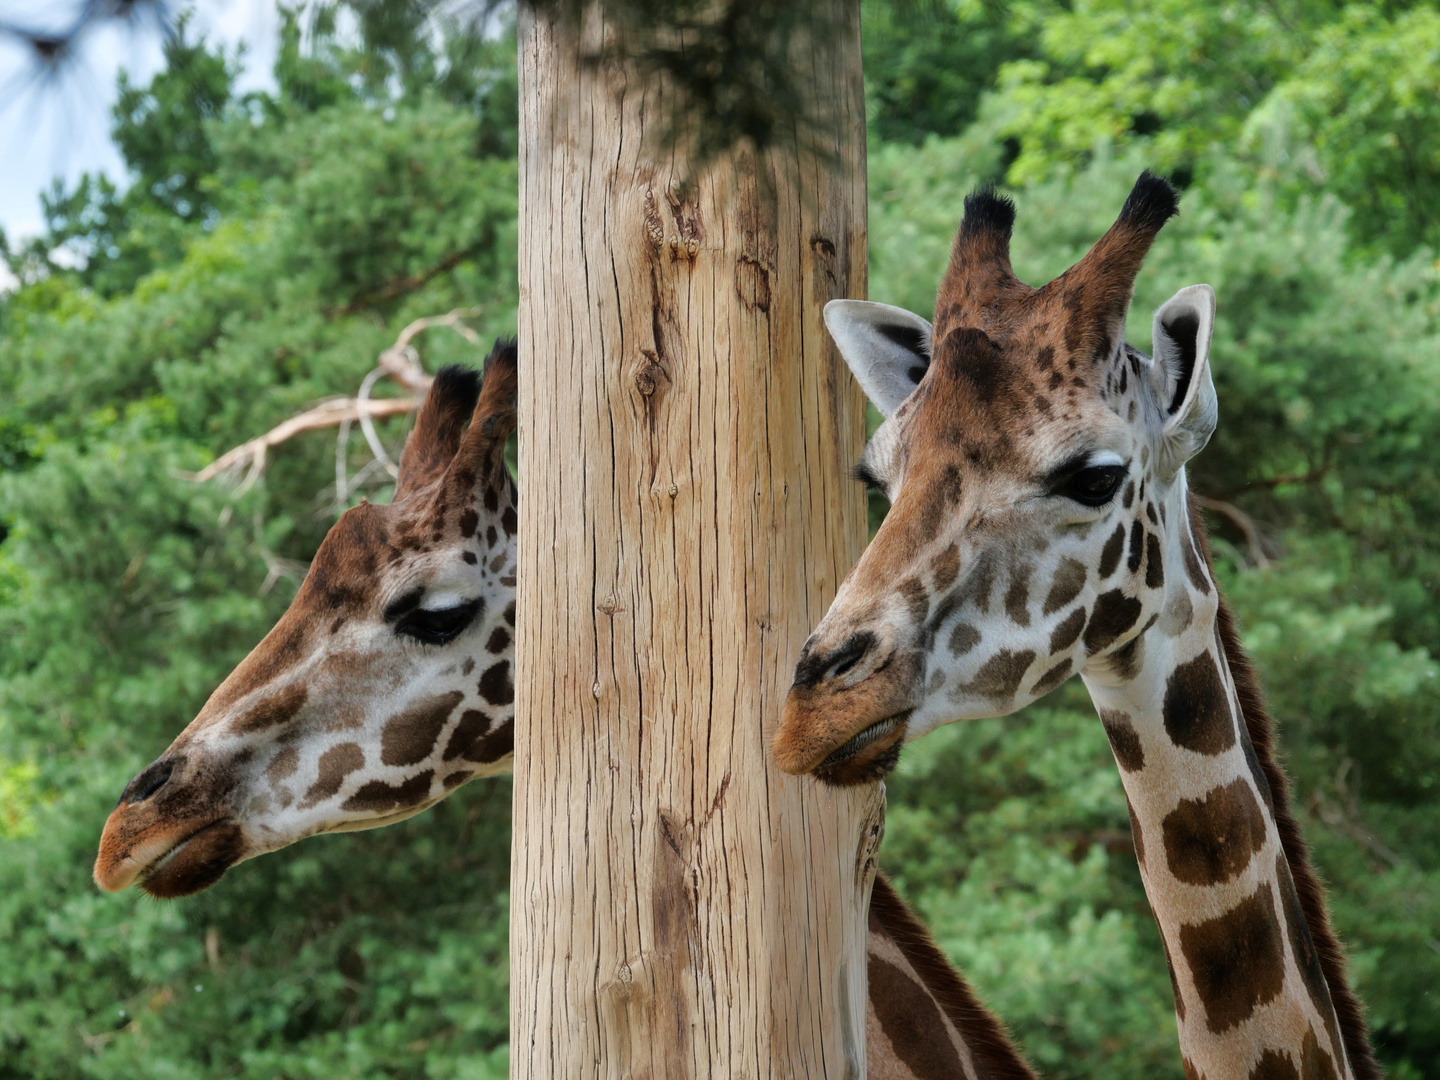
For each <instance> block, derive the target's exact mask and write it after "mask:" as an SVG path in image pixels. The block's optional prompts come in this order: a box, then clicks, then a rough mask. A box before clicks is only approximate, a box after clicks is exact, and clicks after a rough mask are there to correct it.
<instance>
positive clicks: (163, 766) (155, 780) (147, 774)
mask: <svg viewBox="0 0 1440 1080" xmlns="http://www.w3.org/2000/svg"><path fill="white" fill-rule="evenodd" d="M178 763H179V762H178V759H176V758H161V759H160V760H159V761H156V762H153V763H152V764H151V765H150V766H149V767H148V768H146V769H145V770H144V771H143V772H141V773H140V775H139V776H137V777H135V779H134V780H131V781H130V785H129V787H127V788H126V789H125V793H124V794H123V795H121V796H120V801H121V802H122V803H131V804H132V805H133V804H134V803H138V802H144V801H145V800H146V799H148V798H150V796H152V795H154V794H155V793H156V792H157V791H159V790H160V789H161V788H162V787H164V786H165V784H166V782H167V781H168V780H169V779H170V777H171V776H172V775H174V772H175V766H176V765H177V764H178Z"/></svg>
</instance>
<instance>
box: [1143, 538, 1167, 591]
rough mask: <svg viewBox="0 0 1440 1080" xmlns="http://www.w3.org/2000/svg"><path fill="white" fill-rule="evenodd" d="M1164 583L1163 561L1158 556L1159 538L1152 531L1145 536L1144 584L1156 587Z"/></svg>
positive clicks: (1147, 586) (1151, 587)
mask: <svg viewBox="0 0 1440 1080" xmlns="http://www.w3.org/2000/svg"><path fill="white" fill-rule="evenodd" d="M1164 584H1165V562H1164V560H1163V559H1162V558H1161V557H1160V538H1159V537H1158V536H1156V535H1155V534H1154V533H1147V534H1146V536H1145V586H1146V588H1150V589H1158V588H1160V586H1162V585H1164Z"/></svg>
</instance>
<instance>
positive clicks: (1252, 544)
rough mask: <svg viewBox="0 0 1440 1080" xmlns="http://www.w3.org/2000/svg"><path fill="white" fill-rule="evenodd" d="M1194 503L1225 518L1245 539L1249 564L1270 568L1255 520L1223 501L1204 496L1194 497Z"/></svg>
mask: <svg viewBox="0 0 1440 1080" xmlns="http://www.w3.org/2000/svg"><path fill="white" fill-rule="evenodd" d="M1195 502H1196V503H1197V504H1198V505H1199V506H1200V507H1201V508H1202V509H1205V510H1209V511H1210V512H1211V513H1215V514H1219V515H1220V516H1221V517H1223V518H1225V519H1226V520H1227V521H1229V522H1230V523H1231V524H1232V525H1234V526H1235V527H1236V528H1237V529H1239V530H1240V532H1241V534H1242V535H1243V536H1244V537H1245V549H1246V553H1247V554H1248V555H1249V556H1250V564H1251V565H1252V566H1254V567H1256V568H1257V569H1259V570H1264V569H1266V568H1268V567H1269V566H1270V557H1269V556H1268V555H1266V554H1265V544H1264V541H1263V540H1262V538H1261V536H1260V529H1259V526H1257V525H1256V524H1255V519H1254V518H1252V517H1251V516H1250V515H1249V514H1247V513H1245V511H1244V510H1241V509H1240V508H1239V507H1238V506H1236V505H1235V504H1234V503H1228V502H1225V500H1223V499H1211V498H1207V497H1206V496H1204V495H1196V496H1195Z"/></svg>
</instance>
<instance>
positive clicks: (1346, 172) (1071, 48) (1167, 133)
mask: <svg viewBox="0 0 1440 1080" xmlns="http://www.w3.org/2000/svg"><path fill="white" fill-rule="evenodd" d="M1011 20H1012V22H1011V27H1010V31H1011V32H1012V33H1017V34H1018V33H1029V34H1032V35H1033V36H1034V39H1035V41H1036V42H1037V44H1038V49H1037V51H1036V54H1035V55H1032V56H1026V57H1023V58H1020V59H1017V60H1015V61H1013V62H1011V63H1009V64H1006V65H1005V66H1004V67H1002V68H1001V69H1000V71H999V73H998V75H997V77H996V81H995V84H994V89H993V92H992V93H991V95H990V96H989V98H988V99H987V102H986V105H985V106H984V108H983V109H982V112H983V114H984V115H985V116H986V117H987V119H988V122H989V123H990V124H992V125H994V127H995V129H996V130H998V131H999V132H1001V133H1003V134H1004V135H1006V136H1008V137H1010V138H1012V139H1014V140H1015V142H1016V144H1017V145H1018V154H1017V156H1016V159H1015V160H1014V162H1013V164H1011V165H1010V169H1009V177H1010V179H1011V180H1012V181H1013V182H1015V183H1033V182H1036V181H1039V180H1041V179H1043V178H1045V177H1048V176H1050V175H1052V174H1053V173H1054V172H1055V170H1056V169H1057V168H1061V167H1069V166H1074V165H1076V164H1083V163H1084V162H1086V161H1088V160H1089V159H1090V157H1091V155H1092V154H1094V153H1095V152H1096V150H1097V149H1098V148H1102V147H1104V146H1107V145H1115V144H1133V145H1135V146H1138V147H1143V148H1144V151H1145V154H1146V158H1147V161H1148V162H1149V163H1150V164H1151V165H1158V166H1160V167H1162V168H1167V169H1171V170H1175V171H1177V172H1178V173H1179V175H1180V176H1181V177H1182V178H1186V177H1189V176H1191V175H1194V174H1196V170H1199V174H1200V175H1203V174H1204V170H1205V168H1206V164H1207V161H1208V160H1209V156H1210V152H1211V150H1212V149H1214V148H1215V147H1217V146H1235V145H1236V144H1237V143H1238V144H1240V145H1241V146H1242V148H1243V151H1244V161H1245V163H1246V165H1247V167H1248V169H1249V170H1251V171H1252V175H1257V176H1258V175H1265V174H1267V173H1270V174H1273V173H1274V171H1275V169H1276V168H1277V167H1280V168H1283V167H1284V166H1285V165H1286V164H1287V163H1293V164H1298V165H1300V166H1302V168H1300V169H1296V170H1291V171H1290V173H1289V180H1290V182H1289V184H1288V185H1287V190H1286V191H1285V192H1284V194H1285V196H1286V198H1287V199H1288V200H1289V201H1291V202H1292V203H1293V202H1294V201H1295V200H1297V199H1299V198H1300V197H1302V196H1303V195H1306V194H1314V193H1315V192H1317V191H1321V190H1324V191H1327V192H1330V193H1332V194H1335V195H1339V196H1340V197H1341V198H1342V199H1344V200H1345V201H1346V202H1347V203H1348V204H1350V205H1351V206H1353V207H1354V208H1355V209H1356V210H1357V211H1358V214H1357V216H1356V217H1355V219H1354V221H1353V231H1352V236H1353V237H1355V238H1357V239H1359V240H1361V242H1362V245H1367V246H1371V245H1373V246H1377V247H1380V248H1383V249H1386V250H1389V251H1391V252H1393V253H1395V254H1405V253H1408V252H1411V251H1414V250H1415V248H1416V246H1417V245H1418V244H1430V245H1432V246H1433V245H1437V244H1440V193H1437V179H1440V171H1437V170H1440V156H1437V155H1440V142H1437V136H1436V131H1437V130H1440V93H1437V89H1440V82H1437V80H1440V75H1437V72H1440V66H1437V63H1436V61H1437V59H1440V12H1437V10H1436V7H1435V4H1434V3H1433V2H1429V0H1419V2H1417V3H1413V4H1411V3H1404V2H1402V3H1395V4H1385V5H1354V6H1349V7H1347V6H1343V5H1340V4H1335V3H1329V2H1323V0H1280V2H1278V3H1272V2H1268V0H1240V2H1238V3H1232V4H1225V5H1222V6H1220V7H1213V6H1206V5H1202V4H1194V3H1190V2H1187V0H1159V2H1156V3H1149V4H1143V5H1142V4H1135V3H1132V2H1130V0H1079V2H1076V3H1074V4H1066V3H1059V2H1056V0H1024V2H1018V3H1016V4H1015V5H1014V7H1013V8H1012V14H1011Z"/></svg>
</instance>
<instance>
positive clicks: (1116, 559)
mask: <svg viewBox="0 0 1440 1080" xmlns="http://www.w3.org/2000/svg"><path fill="white" fill-rule="evenodd" d="M1124 550H1125V524H1124V522H1121V523H1120V524H1119V525H1116V526H1115V531H1114V532H1113V533H1111V534H1110V539H1109V540H1106V541H1105V547H1104V548H1102V549H1101V551H1100V580H1101V581H1104V580H1105V579H1106V578H1108V577H1109V576H1110V575H1111V574H1113V573H1114V572H1115V568H1116V567H1117V566H1119V565H1120V553H1121V552H1123V551H1124Z"/></svg>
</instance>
